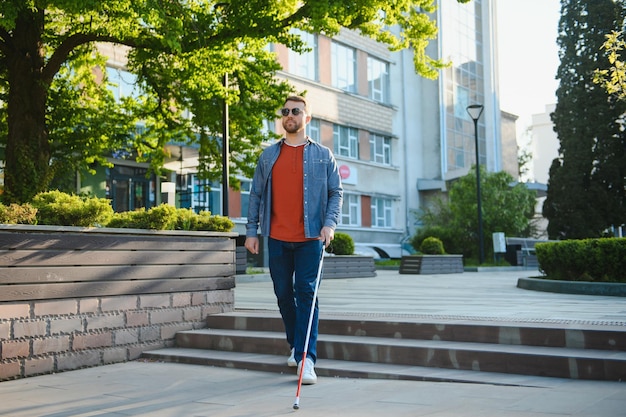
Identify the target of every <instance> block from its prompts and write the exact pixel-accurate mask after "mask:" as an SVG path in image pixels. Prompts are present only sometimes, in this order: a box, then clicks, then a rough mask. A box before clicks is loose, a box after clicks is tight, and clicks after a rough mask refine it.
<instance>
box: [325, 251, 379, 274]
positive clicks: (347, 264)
mask: <svg viewBox="0 0 626 417" xmlns="http://www.w3.org/2000/svg"><path fill="white" fill-rule="evenodd" d="M375 276H376V266H375V265H374V258H373V257H372V256H359V255H335V256H325V257H324V267H323V269H322V277H323V278H324V279H327V278H364V277H375Z"/></svg>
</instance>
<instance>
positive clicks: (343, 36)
mask: <svg viewBox="0 0 626 417" xmlns="http://www.w3.org/2000/svg"><path fill="white" fill-rule="evenodd" d="M437 3H438V10H437V12H436V13H437V14H436V19H437V22H438V27H439V36H438V38H437V39H436V40H433V41H432V42H431V44H430V45H429V47H428V53H429V54H430V56H432V57H434V58H443V59H444V60H447V61H450V62H451V65H450V66H449V67H448V68H446V69H444V70H442V71H441V73H440V76H439V78H438V79H436V80H429V79H425V78H423V77H420V76H418V75H416V74H415V69H414V64H413V53H412V51H411V50H404V51H399V52H390V51H389V50H388V49H387V48H386V47H385V46H384V45H381V44H378V43H377V42H375V41H373V40H371V39H369V38H366V37H363V36H360V35H359V34H358V33H357V32H354V31H349V30H342V31H341V32H340V33H339V34H338V35H337V36H335V37H333V38H332V39H331V38H328V37H326V36H323V35H319V34H305V33H301V35H302V36H303V39H304V40H305V42H306V43H307V44H308V46H309V47H310V49H311V50H310V52H307V53H303V54H297V53H295V52H293V51H291V50H289V49H288V48H286V47H284V46H283V45H272V46H271V47H272V48H273V49H272V50H273V51H274V52H275V53H276V55H277V59H278V60H279V62H280V63H281V65H282V68H283V70H282V71H280V72H279V73H278V74H277V76H278V77H281V78H284V79H288V80H289V81H290V82H291V83H292V84H293V85H294V87H295V89H296V90H297V91H306V96H307V98H308V100H309V102H310V105H311V109H312V117H313V119H312V121H311V123H310V125H309V127H308V132H307V133H308V135H309V136H310V137H311V138H312V139H313V140H315V141H318V142H320V143H322V144H324V145H326V146H328V147H329V148H330V149H332V150H333V151H334V154H335V157H336V159H337V162H338V164H339V167H340V173H341V176H342V180H343V186H344V192H345V194H344V204H343V209H342V215H341V222H340V225H339V227H338V230H340V231H342V232H346V233H348V234H350V235H351V236H352V238H353V239H354V241H355V243H356V245H357V250H358V251H360V252H362V253H371V254H379V255H380V256H382V257H386V256H390V257H399V256H401V255H402V254H403V253H407V252H406V247H407V246H408V245H407V244H406V242H407V241H408V239H410V237H411V236H412V235H413V234H414V233H415V231H416V229H417V228H419V226H420V220H419V218H420V213H421V210H422V209H423V207H425V206H426V205H427V204H428V203H429V200H430V199H431V198H433V197H434V196H437V195H441V194H442V193H445V192H446V191H447V188H448V184H449V182H450V181H454V180H455V179H456V178H459V177H461V176H463V175H465V174H467V173H468V171H469V170H470V169H471V167H472V165H473V164H474V163H475V159H476V158H475V139H476V133H477V137H478V146H479V159H480V163H481V164H485V165H486V167H487V169H488V170H489V171H499V170H502V169H505V168H506V169H507V170H511V171H513V170H515V169H516V168H515V167H514V165H515V162H512V160H511V156H510V154H511V149H510V147H511V146H515V151H516V145H512V144H514V142H515V138H514V135H515V133H514V132H515V129H514V128H513V129H510V126H509V125H510V124H511V123H513V124H514V122H515V116H514V115H507V114H505V117H504V118H503V117H502V116H501V112H500V108H499V102H498V77H497V65H496V55H497V54H496V51H495V30H494V26H495V10H494V8H495V5H494V4H493V3H494V2H493V1H491V0H474V1H472V2H470V3H469V4H459V3H458V2H457V1H456V0H439V1H438V2H437ZM110 53H111V54H112V60H111V69H110V71H111V72H110V73H109V76H110V77H113V78H114V79H117V80H118V84H119V85H120V92H119V93H120V94H132V92H129V91H124V90H125V88H124V86H125V85H127V84H128V85H130V84H129V83H132V75H130V74H128V73H125V72H124V70H123V63H122V62H121V61H120V60H119V59H117V58H116V56H117V55H116V53H117V52H116V51H110ZM116 77H117V78H116ZM470 104H480V105H482V106H483V111H482V114H481V116H480V118H479V119H478V124H477V127H478V128H477V130H476V131H475V130H474V121H473V120H472V119H471V117H470V116H469V114H468V112H467V106H469V105H470ZM503 120H504V121H503ZM502 126H505V128H504V133H505V136H506V137H505V138H504V139H503V138H502ZM506 126H509V128H507V127H506ZM268 128H269V129H273V130H275V131H276V132H278V133H280V129H281V126H280V123H279V119H277V120H273V121H268ZM511 132H512V133H511ZM511 134H512V135H513V140H511V137H510V136H511ZM507 138H508V139H507ZM503 143H505V144H507V145H506V152H503V149H502V146H503ZM170 151H171V153H172V158H171V160H169V161H167V164H166V167H167V168H168V169H170V170H171V172H172V174H171V177H170V178H168V179H166V180H165V181H162V180H161V179H158V178H153V179H146V178H145V168H146V167H143V166H141V165H139V164H135V163H132V162H127V161H124V160H123V159H120V160H113V162H114V163H115V168H112V169H109V170H106V172H104V171H103V172H102V173H100V175H99V176H98V177H96V178H95V179H94V180H92V181H96V182H99V183H100V187H102V186H104V188H105V189H106V190H107V196H108V197H110V198H111V199H112V200H113V202H114V207H115V208H116V209H134V208H138V207H142V206H143V207H150V206H152V205H154V204H158V203H160V202H161V201H168V199H171V198H172V196H175V199H174V200H175V201H176V204H177V205H180V206H182V207H191V208H193V209H195V210H197V211H199V210H210V211H211V212H212V213H215V214H221V213H223V211H222V201H223V195H222V193H223V191H222V187H221V185H220V184H218V183H216V184H211V191H205V189H204V185H205V184H203V183H201V181H199V180H198V179H197V177H196V175H195V173H196V172H197V150H196V149H194V148H193V147H189V146H183V145H182V144H171V145H170ZM505 154H506V155H505ZM503 155H505V156H503ZM503 159H506V161H508V162H505V163H503ZM503 165H504V167H503ZM241 180H242V186H241V191H238V192H234V191H232V190H230V191H229V193H228V215H229V217H231V218H232V219H233V221H234V222H235V224H236V231H238V232H240V233H241V234H243V233H244V232H245V227H244V226H245V222H246V218H245V216H246V213H247V200H248V191H249V187H250V181H249V179H246V178H241ZM162 182H164V183H165V184H162ZM162 192H163V193H162ZM403 246H404V247H403Z"/></svg>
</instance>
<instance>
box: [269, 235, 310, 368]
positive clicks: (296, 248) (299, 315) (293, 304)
mask: <svg viewBox="0 0 626 417" xmlns="http://www.w3.org/2000/svg"><path fill="white" fill-rule="evenodd" d="M268 253H269V264H270V274H271V276H272V282H273V283H274V294H276V299H277V301H278V309H279V310H280V315H281V316H282V318H283V323H284V325H285V334H286V335H287V342H288V343H289V346H290V347H291V348H293V349H294V356H295V359H296V360H297V361H298V362H300V361H301V360H302V355H303V354H304V342H305V339H306V331H307V328H308V326H309V316H310V314H311V304H312V303H313V294H314V292H315V280H316V278H317V270H318V268H319V263H320V258H321V253H322V241H321V240H309V241H306V242H283V241H281V240H276V239H272V238H269V241H268ZM318 314H319V309H318V304H317V299H316V300H315V310H314V313H313V322H312V323H311V334H310V336H309V346H308V349H307V356H308V357H309V358H311V359H312V360H313V362H314V363H315V361H316V359H317V351H316V345H317V328H318Z"/></svg>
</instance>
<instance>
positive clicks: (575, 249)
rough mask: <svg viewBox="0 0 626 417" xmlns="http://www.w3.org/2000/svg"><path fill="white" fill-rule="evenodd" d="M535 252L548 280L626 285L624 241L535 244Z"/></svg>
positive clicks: (569, 241) (621, 239)
mask: <svg viewBox="0 0 626 417" xmlns="http://www.w3.org/2000/svg"><path fill="white" fill-rule="evenodd" d="M535 250H536V253H537V260H538V261H539V267H540V268H541V270H542V271H543V272H544V274H545V275H546V278H548V279H555V280H565V281H592V282H626V238H604V239H582V240H564V241H561V242H547V243H538V244H537V245H535Z"/></svg>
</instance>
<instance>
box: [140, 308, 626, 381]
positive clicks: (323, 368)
mask: <svg viewBox="0 0 626 417" xmlns="http://www.w3.org/2000/svg"><path fill="white" fill-rule="evenodd" d="M207 324H208V326H209V328H207V329H198V330H191V331H183V332H179V333H177V336H176V345H177V347H178V348H177V349H174V350H171V349H162V350H159V351H152V352H146V353H144V355H143V356H144V357H145V358H151V359H158V360H168V361H176V362H186V363H204V364H207V365H214V366H228V367H235V368H242V369H251V370H267V371H273V372H290V371H289V370H288V368H287V367H286V357H287V355H288V353H289V352H288V346H287V344H286V342H285V337H284V332H283V329H282V321H281V320H280V317H279V316H278V313H277V312H251V311H250V312H235V313H228V314H220V315H216V316H211V317H209V319H208V320H207ZM623 337H624V332H623V331H621V332H620V331H619V329H618V328H615V329H614V328H612V327H611V326H606V327H602V326H595V327H594V326H585V325H579V326H577V327H575V328H573V327H572V326H571V325H564V326H561V327H559V326H557V325H555V324H551V325H545V324H544V325H536V324H533V323H530V324H528V323H525V324H518V325H515V324H512V323H509V324H505V325H503V324H501V323H500V324H498V323H469V322H468V323H451V322H443V321H436V320H435V321H431V322H429V323H422V322H420V321H417V320H414V319H411V318H399V319H395V320H394V319H391V318H390V317H384V318H383V317H376V318H363V317H359V318H354V317H346V316H333V317H330V316H323V317H321V318H320V334H319V337H318V344H317V351H318V364H317V365H316V370H318V368H319V370H320V372H318V375H322V376H350V377H368V378H373V377H376V378H393V379H400V378H402V379H416V380H435V379H425V378H442V379H440V380H446V381H459V380H471V381H473V382H484V381H486V380H487V381H490V382H488V383H495V382H494V380H496V379H498V378H495V377H494V376H493V375H499V376H500V377H501V378H500V379H498V380H499V381H500V382H499V383H501V384H509V383H510V382H509V381H514V380H519V378H523V377H524V376H527V377H532V376H546V377H556V378H572V379H594V380H613V381H618V380H625V379H626V350H625V349H626V343H624V340H623ZM277 353H279V355H277ZM280 353H282V354H280ZM426 370H427V371H426ZM446 371H447V372H446ZM505 375H508V376H507V377H505ZM502 378H504V379H502Z"/></svg>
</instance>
